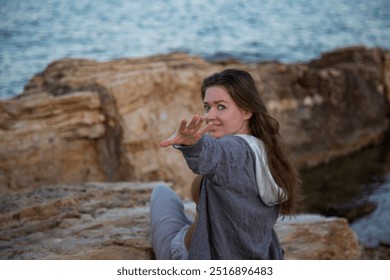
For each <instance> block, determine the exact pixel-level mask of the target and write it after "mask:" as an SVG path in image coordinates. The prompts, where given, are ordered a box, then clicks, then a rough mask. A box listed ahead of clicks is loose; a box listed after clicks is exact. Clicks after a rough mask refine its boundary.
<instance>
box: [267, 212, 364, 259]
mask: <svg viewBox="0 0 390 280" xmlns="http://www.w3.org/2000/svg"><path fill="white" fill-rule="evenodd" d="M275 231H276V233H277V234H278V236H279V239H280V243H281V245H282V247H283V248H284V250H285V256H286V259H294V260H341V259H345V260H354V259H360V258H361V248H360V246H359V242H358V241H357V236H356V234H355V232H354V231H353V230H351V228H350V227H349V226H348V221H347V219H345V218H339V217H323V216H320V215H305V214H300V215H297V216H296V218H293V219H292V220H280V221H279V222H278V223H277V225H276V228H275Z"/></svg>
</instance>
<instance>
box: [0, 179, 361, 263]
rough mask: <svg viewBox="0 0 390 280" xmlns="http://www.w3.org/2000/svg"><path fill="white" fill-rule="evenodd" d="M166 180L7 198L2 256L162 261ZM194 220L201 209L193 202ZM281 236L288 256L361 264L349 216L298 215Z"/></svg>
mask: <svg viewBox="0 0 390 280" xmlns="http://www.w3.org/2000/svg"><path fill="white" fill-rule="evenodd" d="M157 184H159V183H157V182H156V183H88V184H83V185H68V186H67V185H61V186H48V187H42V188H38V189H35V190H33V191H31V192H24V193H19V194H12V195H6V196H3V197H2V198H0V205H1V209H0V259H114V260H115V259H146V260H148V259H154V254H153V249H152V247H151V242H150V237H149V233H150V232H149V231H150V228H149V207H148V203H149V200H150V194H151V191H152V190H153V188H154V187H155V186H156V185H157ZM185 206H186V212H187V214H188V216H189V217H193V215H194V213H195V205H194V204H193V203H191V202H186V203H185ZM276 232H277V234H278V236H279V238H280V242H281V244H282V246H283V248H284V249H285V254H286V258H287V259H358V258H360V248H359V244H358V242H357V238H356V236H355V234H354V232H353V231H352V230H351V229H350V228H349V226H348V223H347V222H346V220H345V219H343V218H324V217H321V216H318V215H298V216H297V217H296V218H292V219H288V218H285V219H284V220H280V221H279V222H278V224H277V226H276Z"/></svg>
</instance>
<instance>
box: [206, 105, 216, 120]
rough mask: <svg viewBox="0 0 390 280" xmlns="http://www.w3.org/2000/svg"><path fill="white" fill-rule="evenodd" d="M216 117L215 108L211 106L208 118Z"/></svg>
mask: <svg viewBox="0 0 390 280" xmlns="http://www.w3.org/2000/svg"><path fill="white" fill-rule="evenodd" d="M215 117H216V113H215V109H214V108H210V110H209V111H208V112H207V113H206V119H207V120H213V119H215Z"/></svg>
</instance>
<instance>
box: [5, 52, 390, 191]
mask: <svg viewBox="0 0 390 280" xmlns="http://www.w3.org/2000/svg"><path fill="white" fill-rule="evenodd" d="M388 53H389V52H388V51H386V50H381V49H368V48H365V47H354V48H348V49H341V50H336V51H334V52H330V53H326V54H324V55H323V56H322V57H321V58H319V59H317V60H314V61H311V62H308V63H301V64H287V65H285V64H281V63H277V62H268V63H257V64H256V63H253V64H243V63H238V62H234V61H231V62H226V63H208V62H206V61H204V60H202V59H201V58H199V57H194V56H189V55H186V54H181V53H175V54H171V55H166V56H152V57H147V58H141V59H120V60H116V61H109V62H96V61H93V60H77V59H65V60H60V61H56V62H54V63H52V64H51V65H49V66H48V67H47V69H46V70H45V71H44V72H43V73H41V74H38V75H36V76H34V77H33V79H32V80H31V81H30V82H29V84H28V85H26V88H25V91H24V93H23V94H22V95H21V96H19V97H17V98H14V99H10V100H4V101H0V194H6V193H9V192H17V191H22V190H29V189H33V188H36V187H39V186H45V185H50V184H61V183H66V184H80V183H83V182H88V181H100V182H106V181H108V182H113V181H144V182H147V181H155V180H164V181H169V182H171V183H172V184H173V186H174V188H175V189H176V190H177V191H178V192H179V193H180V194H181V195H182V196H187V195H188V194H187V192H186V191H185V188H186V186H188V185H189V184H190V182H191V180H192V178H193V174H192V173H191V172H190V171H189V170H188V168H187V167H186V164H185V162H184V160H183V158H182V156H181V155H180V153H179V152H178V151H175V150H173V149H171V148H168V149H161V148H160V147H159V145H158V144H159V142H160V141H161V140H163V139H165V138H167V137H168V136H170V134H171V133H173V132H174V131H175V129H176V126H177V124H178V121H179V120H180V119H181V118H183V117H190V116H191V115H192V114H195V113H197V114H202V113H203V108H202V103H201V100H200V93H199V91H200V89H199V88H200V84H201V81H202V79H203V78H204V77H205V76H207V75H209V74H211V73H213V72H216V71H221V70H222V69H224V68H228V67H236V68H241V69H245V70H247V71H249V72H251V73H252V75H253V76H254V78H255V80H256V82H257V84H258V87H259V89H260V90H261V92H262V94H263V95H264V100H265V102H266V103H267V104H268V106H269V108H270V111H271V114H273V115H274V116H275V117H276V118H277V119H278V120H279V121H280V126H281V134H282V136H283V137H284V139H285V141H286V143H287V144H288V146H289V148H290V150H291V154H292V156H293V158H294V161H295V162H296V164H297V166H298V167H304V166H314V165H317V164H320V163H324V162H327V161H328V160H330V159H332V158H334V157H337V156H340V155H345V154H348V153H350V152H352V151H356V150H358V149H361V148H362V147H364V146H366V145H369V144H372V143H376V142H378V141H380V140H381V139H382V137H383V134H384V132H385V131H386V129H387V127H388V118H387V115H388V112H389V105H388V102H387V101H386V95H387V96H388V95H389V94H388V89H389V86H388V85H389V81H388V76H389V74H388V73H389V63H388V56H389V55H388ZM385 58H386V59H385Z"/></svg>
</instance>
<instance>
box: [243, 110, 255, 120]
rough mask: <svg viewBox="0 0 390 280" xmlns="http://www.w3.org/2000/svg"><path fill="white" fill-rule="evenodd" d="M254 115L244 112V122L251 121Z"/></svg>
mask: <svg viewBox="0 0 390 280" xmlns="http://www.w3.org/2000/svg"><path fill="white" fill-rule="evenodd" d="M252 115H253V113H252V112H249V111H245V110H244V120H249V119H250V118H251V117H252Z"/></svg>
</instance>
